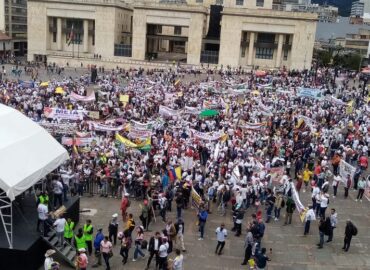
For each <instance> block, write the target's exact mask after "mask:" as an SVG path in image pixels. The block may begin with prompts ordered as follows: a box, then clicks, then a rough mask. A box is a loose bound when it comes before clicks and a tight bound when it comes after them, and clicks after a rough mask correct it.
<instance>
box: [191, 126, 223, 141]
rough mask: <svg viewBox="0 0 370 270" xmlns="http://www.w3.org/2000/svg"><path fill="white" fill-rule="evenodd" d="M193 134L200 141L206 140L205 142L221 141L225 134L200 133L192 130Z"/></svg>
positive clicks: (218, 132)
mask: <svg viewBox="0 0 370 270" xmlns="http://www.w3.org/2000/svg"><path fill="white" fill-rule="evenodd" d="M190 131H191V134H192V135H193V136H194V137H196V138H198V139H200V140H205V141H217V140H219V139H220V138H221V137H222V136H223V135H224V133H223V132H220V131H217V132H200V131H197V130H195V129H190Z"/></svg>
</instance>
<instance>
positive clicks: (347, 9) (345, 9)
mask: <svg viewBox="0 0 370 270" xmlns="http://www.w3.org/2000/svg"><path fill="white" fill-rule="evenodd" d="M311 2H312V3H314V4H320V5H322V4H324V3H326V4H328V5H331V6H336V7H338V10H339V15H340V16H342V17H348V16H349V14H350V13H351V5H352V2H355V0H312V1H311Z"/></svg>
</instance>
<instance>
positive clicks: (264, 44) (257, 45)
mask: <svg viewBox="0 0 370 270" xmlns="http://www.w3.org/2000/svg"><path fill="white" fill-rule="evenodd" d="M254 47H255V48H267V49H276V48H277V47H278V44H277V43H276V42H266V41H265V42H263V41H257V42H255V43H254Z"/></svg>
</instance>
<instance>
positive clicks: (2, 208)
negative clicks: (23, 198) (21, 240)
mask: <svg viewBox="0 0 370 270" xmlns="http://www.w3.org/2000/svg"><path fill="white" fill-rule="evenodd" d="M0 218H1V223H2V224H3V227H4V232H5V235H6V239H7V241H8V244H9V248H13V207H12V201H11V200H10V199H9V198H8V196H7V195H6V193H5V192H4V191H2V192H1V193H0Z"/></svg>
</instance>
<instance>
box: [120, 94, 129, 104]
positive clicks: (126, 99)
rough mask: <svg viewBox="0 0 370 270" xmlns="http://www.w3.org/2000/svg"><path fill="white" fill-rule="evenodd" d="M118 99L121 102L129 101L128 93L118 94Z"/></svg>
mask: <svg viewBox="0 0 370 270" xmlns="http://www.w3.org/2000/svg"><path fill="white" fill-rule="evenodd" d="M119 101H121V102H123V103H128V102H129V101H130V96H129V95H119Z"/></svg>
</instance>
